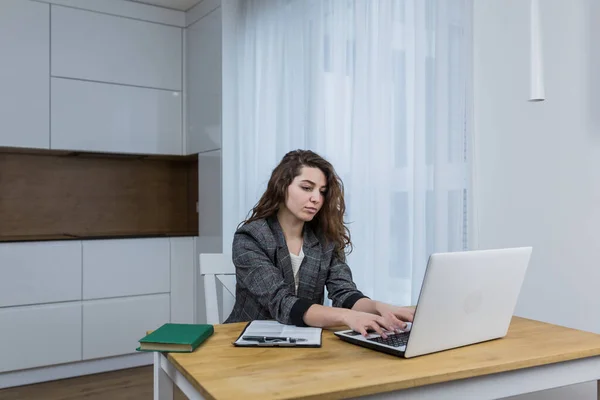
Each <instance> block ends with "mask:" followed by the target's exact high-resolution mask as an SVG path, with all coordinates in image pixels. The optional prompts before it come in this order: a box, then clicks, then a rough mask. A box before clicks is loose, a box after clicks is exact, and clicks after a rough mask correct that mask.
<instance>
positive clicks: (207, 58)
mask: <svg viewBox="0 0 600 400" xmlns="http://www.w3.org/2000/svg"><path fill="white" fill-rule="evenodd" d="M186 39H187V40H186V55H187V60H186V63H187V67H186V73H187V79H186V86H187V90H188V92H187V114H186V115H187V126H186V132H187V137H186V139H187V141H186V145H187V147H186V153H187V154H194V153H201V152H206V151H210V150H215V149H220V148H221V99H222V96H221V93H222V79H221V75H222V73H221V71H222V68H221V67H222V62H221V9H220V8H218V9H216V10H215V11H213V12H212V13H210V14H209V15H207V16H205V17H204V18H202V19H201V20H199V21H198V22H196V23H194V24H192V25H190V26H189V27H188V28H187V29H186Z"/></svg>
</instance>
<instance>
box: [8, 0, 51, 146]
mask: <svg viewBox="0 0 600 400" xmlns="http://www.w3.org/2000/svg"><path fill="white" fill-rule="evenodd" d="M49 20H50V6H49V5H48V4H42V3H35V2H32V1H22V0H2V4H1V5H0V54H1V57H0V58H1V59H2V61H1V62H0V88H1V90H0V146H10V147H31V148H43V149H47V148H48V147H49V141H50V133H49V123H50V119H49V114H50V102H49V90H50V89H49V85H50V82H49V79H50V78H49V75H50V66H49V59H50V37H49V32H50V27H49Z"/></svg>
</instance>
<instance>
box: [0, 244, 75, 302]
mask: <svg viewBox="0 0 600 400" xmlns="http://www.w3.org/2000/svg"><path fill="white" fill-rule="evenodd" d="M80 299H81V242H78V241H73V242H42V243H2V244H0V307H7V306H15V305H25V304H41V303H51V302H58V301H70V300H80Z"/></svg>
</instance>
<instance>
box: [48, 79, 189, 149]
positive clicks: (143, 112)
mask: <svg viewBox="0 0 600 400" xmlns="http://www.w3.org/2000/svg"><path fill="white" fill-rule="evenodd" d="M51 137H52V149H59V150H81V151H98V152H113V153H134V154H135V153H137V154H166V155H181V153H182V144H181V143H182V133H181V96H180V93H179V92H171V91H167V90H156V89H146V88H139V87H130V86H121V85H111V84H105V83H95V82H85V81H78V80H72V79H60V78H52V131H51Z"/></svg>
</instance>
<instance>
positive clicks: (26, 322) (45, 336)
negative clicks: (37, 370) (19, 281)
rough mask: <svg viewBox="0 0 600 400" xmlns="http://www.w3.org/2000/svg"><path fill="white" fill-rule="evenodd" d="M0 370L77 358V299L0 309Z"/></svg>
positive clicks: (79, 351) (79, 319) (78, 351)
mask: <svg viewBox="0 0 600 400" xmlns="http://www.w3.org/2000/svg"><path fill="white" fill-rule="evenodd" d="M0 327H2V333H1V336H0V337H1V340H0V354H2V356H1V357H0V373H1V372H6V371H13V370H18V369H25V368H34V367H41V366H44V365H53V364H60V363H67V362H73V361H80V360H81V302H75V303H62V304H49V305H41V306H25V307H10V308H2V309H0Z"/></svg>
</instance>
